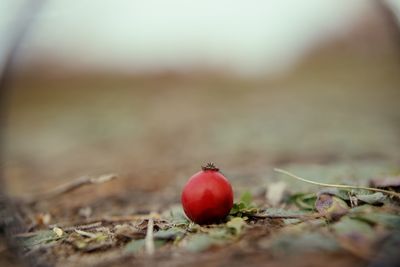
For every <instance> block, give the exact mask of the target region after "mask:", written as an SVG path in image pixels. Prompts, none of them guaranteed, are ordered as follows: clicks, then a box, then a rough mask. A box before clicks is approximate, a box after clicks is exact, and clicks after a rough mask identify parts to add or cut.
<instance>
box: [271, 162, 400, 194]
mask: <svg viewBox="0 0 400 267" xmlns="http://www.w3.org/2000/svg"><path fill="white" fill-rule="evenodd" d="M274 171H276V172H279V173H283V174H286V175H288V176H290V177H292V178H295V179H297V180H300V181H303V182H306V183H309V184H314V185H320V186H326V187H336V188H344V189H363V190H369V191H374V192H381V193H385V194H388V195H392V196H395V197H397V198H399V199H400V194H399V193H396V192H393V191H389V190H384V189H379V188H372V187H365V186H358V185H343V184H327V183H320V182H315V181H311V180H308V179H305V178H302V177H300V176H297V175H295V174H293V173H290V172H288V171H285V170H282V169H278V168H275V169H274Z"/></svg>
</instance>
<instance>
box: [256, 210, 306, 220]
mask: <svg viewBox="0 0 400 267" xmlns="http://www.w3.org/2000/svg"><path fill="white" fill-rule="evenodd" d="M257 214H258V215H266V216H270V217H277V218H280V217H291V216H293V217H295V216H302V215H307V214H308V215H310V214H312V213H310V212H306V211H301V210H285V209H279V208H267V209H265V210H263V211H261V212H259V213H257Z"/></svg>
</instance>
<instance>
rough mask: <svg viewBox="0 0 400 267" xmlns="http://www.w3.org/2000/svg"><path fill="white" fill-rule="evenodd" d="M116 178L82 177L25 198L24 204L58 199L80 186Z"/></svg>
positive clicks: (105, 176) (104, 176)
mask: <svg viewBox="0 0 400 267" xmlns="http://www.w3.org/2000/svg"><path fill="white" fill-rule="evenodd" d="M117 177H118V176H117V175H116V174H104V175H101V176H99V177H87V176H83V177H80V178H78V179H76V180H73V181H71V182H68V183H65V184H63V185H60V186H58V187H56V188H53V189H51V190H49V191H47V192H45V193H42V194H40V195H39V194H38V195H34V196H30V197H27V198H26V199H25V201H26V202H28V203H35V202H37V201H40V200H48V199H52V198H55V197H58V196H60V195H63V194H66V193H69V192H72V191H74V190H76V189H78V188H80V187H82V186H85V185H91V184H102V183H106V182H109V181H111V180H114V179H115V178H117Z"/></svg>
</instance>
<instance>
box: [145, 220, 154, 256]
mask: <svg viewBox="0 0 400 267" xmlns="http://www.w3.org/2000/svg"><path fill="white" fill-rule="evenodd" d="M153 228H154V221H153V218H150V219H149V222H148V223H147V232H146V238H145V241H144V242H145V248H146V253H147V255H149V256H151V255H153V254H154V238H153Z"/></svg>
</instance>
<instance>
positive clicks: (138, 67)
mask: <svg viewBox="0 0 400 267" xmlns="http://www.w3.org/2000/svg"><path fill="white" fill-rule="evenodd" d="M391 2H393V3H394V4H395V5H396V4H397V7H399V6H400V5H399V2H400V1H398V0H392V1H391ZM25 3H26V1H21V0H3V1H1V4H0V34H1V36H2V37H1V39H0V47H1V53H2V56H4V53H5V51H7V49H8V47H7V45H8V42H9V40H10V38H9V37H10V33H11V32H12V29H15V26H14V25H15V23H16V22H17V21H18V20H21V18H18V17H17V16H16V14H18V12H17V11H18V10H19V9H20V8H21V7H23V5H24V4H25ZM371 7H372V5H371V2H370V1H366V0H352V1H349V0H324V1H321V0H307V1H300V0H298V1H295V0H292V1H288V0H280V1H265V0H264V1H256V0H247V1H227V0H222V1H221V0H220V1H218V0H202V1H189V0H169V1H163V0H159V1H155V0H137V1H133V0H115V1H111V0H110V1H104V0H79V1H71V0H52V1H47V2H46V4H45V6H44V8H43V9H42V10H41V12H40V14H39V15H38V17H37V21H36V24H35V25H34V27H33V29H32V31H31V32H30V34H29V36H27V38H25V42H24V43H23V44H22V46H21V48H22V49H21V53H20V57H19V58H20V61H21V62H27V61H29V60H33V59H36V60H37V59H38V58H39V59H40V58H43V57H46V56H47V57H51V58H53V59H59V60H62V61H63V62H65V64H67V65H70V66H74V67H77V68H79V67H82V68H86V67H90V68H99V69H114V70H115V69H117V70H121V71H143V70H145V71H146V70H162V69H168V68H176V69H185V68H187V67H188V66H193V65H194V66H208V67H213V68H225V67H228V68H230V69H233V70H236V71H238V72H240V73H257V72H260V70H261V72H279V71H281V70H285V69H286V68H288V67H290V66H292V65H293V64H294V63H296V62H297V61H298V60H299V59H300V58H301V57H302V55H304V53H305V52H306V51H308V49H310V48H311V47H312V46H313V45H315V44H316V43H318V42H320V40H322V39H324V38H327V37H328V38H329V37H332V36H338V35H340V34H343V33H345V32H346V30H348V29H349V28H350V26H351V25H352V22H353V21H354V20H355V19H356V18H357V17H358V16H360V15H361V14H363V12H365V10H367V9H368V8H371Z"/></svg>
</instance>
